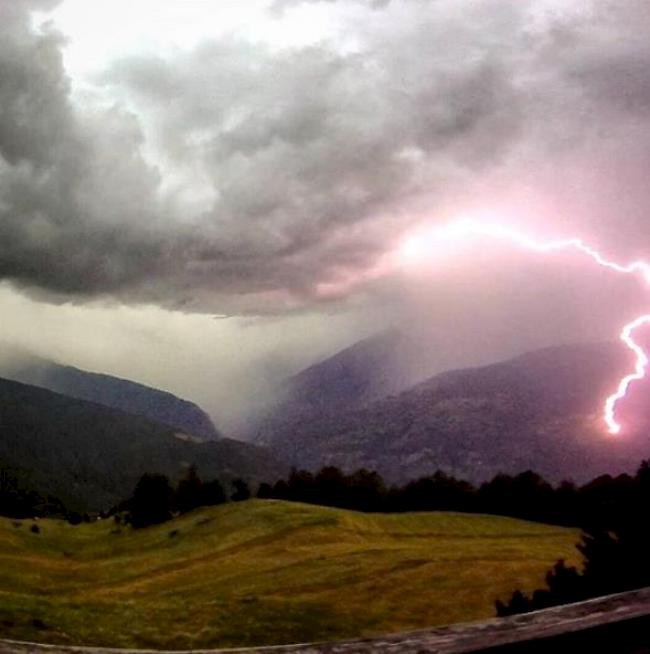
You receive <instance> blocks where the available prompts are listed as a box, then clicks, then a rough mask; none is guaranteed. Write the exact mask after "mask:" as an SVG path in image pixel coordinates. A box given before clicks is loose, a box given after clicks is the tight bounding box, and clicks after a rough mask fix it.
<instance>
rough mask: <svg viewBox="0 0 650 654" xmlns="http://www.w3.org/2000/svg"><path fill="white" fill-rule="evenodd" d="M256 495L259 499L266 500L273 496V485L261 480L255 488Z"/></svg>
mask: <svg viewBox="0 0 650 654" xmlns="http://www.w3.org/2000/svg"><path fill="white" fill-rule="evenodd" d="M257 497H258V498H259V499H260V500H268V499H270V498H272V497H273V486H271V484H267V483H266V482H265V481H263V482H262V483H261V484H260V485H259V487H258V489H257Z"/></svg>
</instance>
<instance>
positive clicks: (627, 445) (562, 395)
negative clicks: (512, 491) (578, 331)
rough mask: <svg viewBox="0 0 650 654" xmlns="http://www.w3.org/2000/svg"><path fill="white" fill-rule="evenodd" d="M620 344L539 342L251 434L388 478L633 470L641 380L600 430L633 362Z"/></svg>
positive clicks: (285, 453) (303, 461)
mask: <svg viewBox="0 0 650 654" xmlns="http://www.w3.org/2000/svg"><path fill="white" fill-rule="evenodd" d="M630 359H631V357H630V355H629V352H627V351H626V350H625V348H623V347H622V346H620V345H618V344H607V343H605V344H587V345H570V346H562V347H553V348H547V349H544V350H539V351H536V352H531V353H529V354H525V355H522V356H519V357H516V358H514V359H511V360H509V361H505V362H502V363H498V364H494V365H489V366H484V367H480V368H471V369H464V370H455V371H450V372H446V373H443V374H440V375H436V376H435V377H432V378H431V379H429V380H427V381H425V382H422V383H420V384H418V385H416V386H414V387H413V388H411V389H408V390H406V391H404V392H403V393H401V394H399V395H396V396H393V397H388V398H384V399H381V400H378V401H375V402H373V403H370V404H368V405H366V406H363V407H361V408H353V409H349V410H339V411H336V412H330V413H327V414H322V415H320V416H319V417H318V418H314V417H312V419H310V420H300V419H297V420H296V419H293V417H292V416H289V417H288V418H287V419H286V420H285V422H284V423H283V422H282V420H281V418H280V417H278V418H276V419H275V422H273V423H270V426H269V428H268V429H267V430H266V432H264V433H261V435H260V438H259V439H258V442H260V443H263V444H265V445H267V446H269V447H272V448H273V451H274V452H275V453H277V455H278V456H280V457H283V458H284V459H285V460H287V461H289V462H291V463H293V464H295V465H299V466H304V467H309V468H318V467H320V466H323V465H337V466H339V467H341V468H343V469H346V470H352V469H356V468H359V467H365V468H368V469H371V470H377V471H379V472H380V473H381V474H382V475H384V476H385V477H386V478H387V479H389V480H391V481H400V482H402V481H406V480H408V479H412V478H415V477H419V476H422V475H426V474H431V473H432V472H433V471H435V470H437V469H443V470H446V471H448V472H451V473H453V474H455V475H459V476H461V477H464V478H468V479H471V480H475V481H476V480H482V479H486V478H489V477H491V476H493V475H495V474H496V473H498V472H521V471H523V470H526V469H533V470H535V471H537V472H539V473H541V474H543V475H545V476H547V477H548V478H550V479H551V480H555V481H558V480H560V479H563V478H567V477H570V478H574V479H576V480H587V479H589V478H592V477H594V476H596V475H598V474H602V473H605V472H616V471H620V470H634V469H635V468H636V466H637V465H638V464H639V462H640V461H641V459H642V458H644V457H648V456H650V440H649V439H647V438H646V433H647V427H648V425H649V424H650V410H648V402H647V397H648V389H647V384H645V385H644V384H638V385H637V386H636V387H635V388H634V389H633V392H632V393H631V395H630V398H629V400H626V403H625V405H624V407H623V408H622V410H621V412H622V415H623V417H624V419H627V423H626V424H628V426H631V425H635V431H634V432H631V431H630V430H628V431H627V432H626V433H625V434H624V435H622V436H621V437H619V438H612V437H611V436H609V435H608V434H606V433H605V430H604V428H603V424H602V405H603V402H604V399H605V397H606V396H607V395H608V394H609V393H610V392H611V391H612V390H613V388H614V387H615V385H616V383H617V380H618V379H619V378H620V376H622V375H623V374H625V372H627V371H628V370H629V369H630V368H631V367H632V365H633V362H632V361H631V360H630Z"/></svg>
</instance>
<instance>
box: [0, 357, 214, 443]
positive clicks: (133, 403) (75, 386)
mask: <svg viewBox="0 0 650 654" xmlns="http://www.w3.org/2000/svg"><path fill="white" fill-rule="evenodd" d="M0 376H2V377H5V378H7V379H12V380H14V381H18V382H22V383H23V384H29V385H31V386H39V387H41V388H46V389H48V390H50V391H54V392H55V393H61V394H62V395H69V396H70V397H75V398H77V399H79V400H87V401H88V402H96V403H97V404H103V405H105V406H108V407H111V408H113V409H120V410H121V411H126V412H128V413H133V414H135V415H140V416H144V417H145V418H150V419H151V420H155V421H156V422H159V423H162V424H165V425H169V426H170V427H174V428H175V429H179V430H181V431H184V432H186V433H188V434H192V435H194V436H197V437H199V438H203V439H207V440H215V439H217V438H219V437H220V434H219V432H218V431H217V429H216V428H215V426H214V424H213V423H212V420H210V418H209V416H208V415H207V414H206V413H205V412H204V411H203V410H202V409H201V408H199V407H198V406H197V405H196V404H194V403H193V402H189V401H188V400H183V399H181V398H179V397H176V396H175V395H173V394H172V393H167V392H166V391H161V390H159V389H157V388H152V387H151V386H145V385H144V384H138V383H136V382H133V381H129V380H128V379H120V378H119V377H113V376H111V375H104V374H99V373H94V372H88V371H86V370H79V369H78V368H74V367H72V366H64V365H60V364H58V363H55V362H53V361H48V360H46V359H41V358H38V357H35V356H32V355H29V354H26V353H24V352H21V353H18V354H17V355H16V356H9V357H7V359H6V361H4V362H3V363H2V365H0Z"/></svg>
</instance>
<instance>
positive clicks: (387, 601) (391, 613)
mask: <svg viewBox="0 0 650 654" xmlns="http://www.w3.org/2000/svg"><path fill="white" fill-rule="evenodd" d="M38 524H39V527H40V533H38V534H35V533H32V532H31V531H30V526H31V522H30V521H22V524H20V526H16V525H17V523H16V521H12V520H8V519H0V636H2V637H4V638H13V639H23V640H36V641H41V642H52V643H62V644H86V645H100V646H114V647H143V648H144V647H147V648H166V649H185V648H198V647H218V646H238V645H241V646H244V645H256V644H274V643H283V642H299V641H308V640H322V639H332V638H343V637H352V636H367V635H372V634H379V633H385V632H391V631H398V630H404V629H414V628H421V627H426V626H432V625H439V624H447V623H452V622H457V621H464V620H474V619H480V618H487V617H490V616H492V615H494V604H493V603H494V600H495V598H497V597H501V598H506V597H507V596H509V594H510V593H511V592H512V590H514V589H515V588H523V589H528V590H532V589H534V588H537V587H540V585H542V584H543V579H544V573H545V571H546V570H547V569H548V568H549V567H550V566H551V565H552V564H553V563H554V562H555V560H556V559H557V558H559V557H564V558H566V559H568V560H570V561H574V562H577V552H576V550H575V548H574V543H575V542H576V541H577V540H578V536H579V534H578V532H577V531H576V530H571V529H563V528H559V527H551V526H547V525H541V524H536V523H531V522H524V521H521V520H514V519H510V518H502V517H494V516H483V515H468V514H455V513H408V514H399V515H371V514H362V513H355V512H351V511H343V510H337V509H330V508H323V507H316V506H309V505H303V504H292V503H286V502H279V501H259V500H251V501H249V502H244V503H240V504H228V505H224V506H220V507H213V508H206V509H201V510H198V511H195V512H192V513H190V514H187V515H185V516H183V517H180V518H177V519H175V520H174V521H172V522H169V523H167V524H164V525H160V526H157V527H151V528H148V529H144V530H140V531H134V530H131V529H130V528H124V527H123V528H119V527H117V526H116V525H115V524H113V522H112V521H110V523H109V522H108V521H105V522H98V523H94V524H82V525H79V526H74V527H73V526H71V525H69V524H67V523H64V522H61V521H55V520H41V521H39V523H38ZM115 532H119V533H115Z"/></svg>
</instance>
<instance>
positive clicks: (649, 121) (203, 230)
mask: <svg viewBox="0 0 650 654" xmlns="http://www.w3.org/2000/svg"><path fill="white" fill-rule="evenodd" d="M53 4H55V3H52V2H20V3H16V2H13V1H11V2H10V1H9V0H0V21H1V22H2V24H3V39H2V41H1V42H0V242H2V249H1V250H0V277H1V278H3V279H5V280H9V281H10V282H11V283H12V284H14V285H15V286H17V287H20V288H22V289H24V290H26V291H28V292H30V293H32V294H35V295H37V296H39V297H43V298H46V299H48V300H52V301H60V300H70V299H72V300H76V301H84V300H88V299H95V298H114V299H116V300H118V301H120V302H127V303H140V302H146V303H153V304H158V305H161V306H165V307H171V308H181V309H188V310H199V311H225V312H230V311H234V312H280V313H281V312H284V311H291V310H295V309H301V308H304V307H308V306H310V305H313V304H314V303H318V302H323V301H326V300H329V299H330V298H329V297H328V296H326V295H324V294H323V292H322V289H323V287H324V286H326V285H327V284H336V283H337V281H339V280H346V279H354V278H359V279H363V275H364V272H365V271H367V270H368V269H371V268H372V267H373V266H374V265H375V263H376V261H377V259H378V258H379V257H381V255H382V254H383V253H385V252H386V251H388V250H390V249H391V248H393V247H394V245H395V243H396V240H397V238H398V237H399V236H400V234H402V233H403V231H404V230H406V229H408V227H409V226H410V225H412V224H414V223H416V222H418V221H421V220H425V219H430V220H440V219H443V218H445V217H449V216H450V215H452V214H453V212H454V211H468V210H474V209H477V208H480V207H487V208H492V207H494V208H495V209H501V208H504V207H505V209H514V208H516V209H517V214H518V219H520V220H522V221H523V222H524V223H530V224H531V225H544V226H547V227H549V228H550V229H553V230H555V232H556V233H557V231H558V230H560V231H563V232H564V233H566V232H568V231H571V232H574V231H577V232H579V233H580V234H582V235H587V236H590V237H592V238H593V240H595V241H596V242H604V241H605V240H607V242H608V243H610V244H611V247H613V248H616V249H620V250H621V251H623V252H630V254H636V253H637V252H643V250H644V249H645V248H647V247H648V246H650V222H649V221H648V220H647V216H646V212H647V207H648V206H650V203H649V201H650V197H649V195H650V191H649V190H648V188H647V184H646V182H645V177H646V171H647V165H648V163H650V162H649V161H648V159H649V158H650V155H649V154H648V153H650V148H649V147H648V146H650V72H648V71H650V9H649V8H648V5H647V3H645V2H641V1H640V0H639V1H631V2H626V3H624V4H620V5H619V4H609V3H607V4H605V3H593V4H592V3H590V2H579V3H572V4H571V6H566V5H564V3H552V2H549V1H547V2H537V3H533V4H528V3H526V4H524V3H521V2H517V1H515V0H510V1H505V2H504V1H499V2H497V1H490V2H475V1H471V0H462V1H461V2H446V3H440V2H417V3H415V2H412V3H411V2H397V1H393V2H359V3H349V4H348V3H336V2H326V3H320V4H324V5H327V7H328V10H329V11H331V12H335V13H336V15H337V20H338V22H339V25H340V26H341V29H340V30H339V32H338V33H337V34H336V35H335V36H333V37H332V38H330V39H327V40H323V41H319V42H316V43H313V44H311V45H309V46H304V45H301V46H299V47H298V46H296V47H290V46H287V47H283V48H279V47H277V46H272V45H271V44H267V43H264V42H263V41H259V40H257V41H253V40H251V39H248V38H246V34H232V35H229V36H226V37H223V38H220V39H219V40H210V41H205V42H202V43H198V44H197V45H196V46H195V47H194V48H192V49H189V50H184V51H176V52H172V53H169V52H167V53H164V54H139V55H133V56H125V57H123V58H122V59H121V60H119V61H114V62H111V63H110V64H109V63H107V65H106V68H105V70H104V71H103V72H102V73H101V75H98V76H97V77H96V78H95V79H94V80H93V85H94V92H95V93H96V97H95V100H94V101H91V100H88V99H87V98H86V99H84V98H83V97H81V96H80V95H79V94H75V93H73V92H72V90H71V84H70V81H69V80H68V79H67V77H66V71H65V68H64V65H63V57H62V53H63V49H64V48H65V39H64V35H62V34H59V33H57V32H56V31H54V30H53V29H51V28H47V27H44V28H40V29H38V28H35V27H34V26H33V23H32V20H31V11H32V10H35V9H38V10H45V9H47V8H51V6H53ZM304 4H305V3H304V2H292V1H289V2H275V3H269V7H268V12H267V13H268V15H267V20H268V21H278V20H282V17H283V16H286V15H287V14H289V13H290V12H292V11H298V10H300V7H301V6H302V5H304ZM346 288H347V287H346ZM364 288H365V290H367V291H368V292H376V285H375V287H372V288H371V287H365V286H364V285H363V284H359V285H354V284H352V285H349V289H350V290H349V293H354V292H359V291H360V290H364ZM386 288H390V286H389V285H387V286H386ZM343 295H345V293H344V294H343ZM338 299H339V301H341V300H342V299H345V298H341V297H339V298H338Z"/></svg>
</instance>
